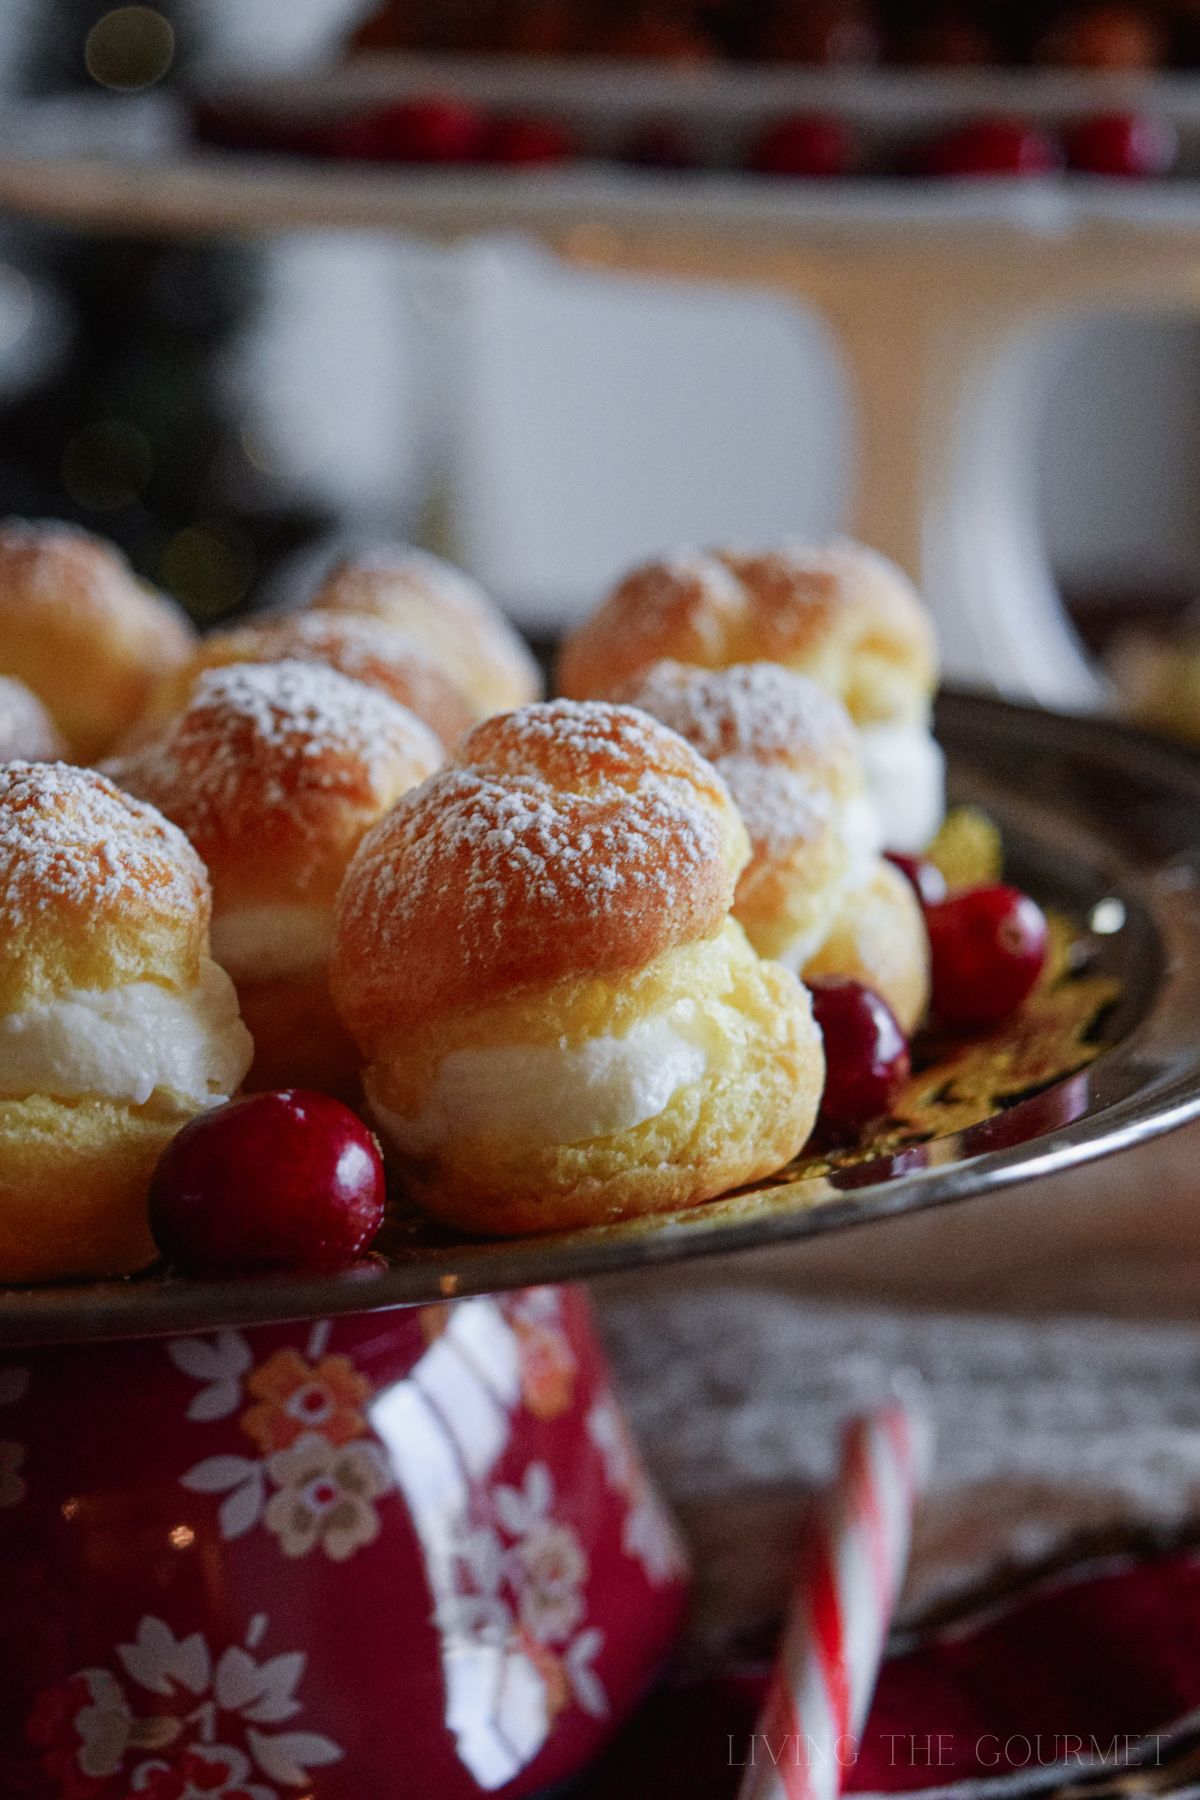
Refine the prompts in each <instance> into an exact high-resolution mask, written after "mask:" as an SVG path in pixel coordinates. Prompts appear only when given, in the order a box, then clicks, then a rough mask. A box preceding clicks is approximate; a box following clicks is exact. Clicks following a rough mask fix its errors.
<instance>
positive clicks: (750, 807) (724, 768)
mask: <svg viewBox="0 0 1200 1800" xmlns="http://www.w3.org/2000/svg"><path fill="white" fill-rule="evenodd" d="M630 697H631V699H632V701H633V703H634V704H635V705H637V706H643V707H645V708H646V710H647V711H648V712H650V713H652V714H653V715H654V717H655V718H656V719H661V720H662V722H663V723H664V724H665V725H669V726H670V727H671V728H672V730H674V731H678V732H679V733H680V734H681V736H683V737H685V738H686V739H687V740H688V742H689V743H690V744H693V745H694V746H695V747H696V749H697V750H699V751H700V752H701V754H702V755H704V756H707V757H708V758H709V759H710V760H711V761H712V763H713V764H714V766H715V767H716V768H717V770H718V771H719V772H720V774H721V775H722V777H723V778H724V780H725V781H726V782H727V783H728V785H729V789H730V792H731V793H732V795H733V798H734V802H735V804H736V805H737V809H738V811H739V812H740V813H741V815H742V820H743V823H744V824H745V826H746V830H747V831H748V832H749V834H750V839H751V842H752V843H753V844H754V846H755V849H756V851H757V852H758V853H759V854H760V855H762V854H765V855H766V856H768V857H778V856H783V855H786V854H787V853H788V852H789V851H790V850H792V849H793V848H794V847H795V846H796V845H797V844H805V843H809V842H811V841H812V840H813V839H814V838H816V837H817V836H818V835H820V834H821V833H822V832H824V831H826V830H827V829H828V828H829V827H830V826H831V825H834V824H836V822H837V821H838V819H839V818H840V816H841V813H842V810H843V806H844V803H845V801H846V799H847V797H848V795H850V794H852V793H853V792H855V791H856V790H858V789H859V788H861V785H862V777H861V773H860V770H859V763H858V748H857V739H856V736H855V732H854V728H853V726H852V725H851V723H850V718H849V715H848V713H847V712H846V711H845V708H844V707H843V706H842V705H841V704H840V702H839V701H837V700H835V699H833V697H832V696H831V695H829V694H827V693H826V692H825V691H824V690H823V689H822V688H819V687H818V686H817V685H816V683H815V682H812V681H809V680H808V679H807V678H806V677H805V676H803V675H795V674H793V673H791V671H790V670H787V669H783V668H780V667H778V666H777V665H776V664H774V663H738V664H735V665H734V667H733V668H730V669H722V670H706V669H691V668H685V667H684V666H683V665H682V664H680V663H658V664H656V665H655V667H654V668H652V669H651V670H649V671H648V672H647V674H646V677H645V679H644V680H642V681H640V682H638V683H637V684H636V685H634V687H633V688H632V690H631V693H630Z"/></svg>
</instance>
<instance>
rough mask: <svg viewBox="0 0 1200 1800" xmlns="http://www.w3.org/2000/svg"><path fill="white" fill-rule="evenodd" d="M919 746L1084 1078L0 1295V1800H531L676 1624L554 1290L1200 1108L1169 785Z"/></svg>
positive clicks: (951, 722)
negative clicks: (913, 1118)
mask: <svg viewBox="0 0 1200 1800" xmlns="http://www.w3.org/2000/svg"><path fill="white" fill-rule="evenodd" d="M940 729H941V734H942V737H943V740H944V742H945V744H946V746H947V749H948V751H949V753H950V759H951V767H952V771H953V778H954V786H955V789H956V791H957V792H958V793H959V794H960V795H965V796H971V797H974V798H977V799H983V800H985V801H986V802H987V804H988V805H990V806H991V807H992V808H993V809H994V810H996V811H997V812H998V814H999V816H1000V817H1001V818H1002V821H1003V824H1004V827H1005V831H1006V836H1007V841H1008V845H1009V850H1010V860H1011V865H1012V869H1013V874H1014V876H1015V878H1016V879H1017V880H1019V881H1020V882H1021V883H1022V884H1023V885H1024V886H1026V887H1028V888H1029V889H1031V890H1032V892H1033V893H1034V894H1035V895H1037V897H1038V898H1039V899H1041V900H1042V901H1044V902H1047V903H1052V904H1053V905H1054V906H1056V907H1057V908H1059V909H1061V910H1063V911H1065V912H1067V913H1069V914H1070V915H1071V917H1072V918H1073V919H1074V920H1075V921H1076V923H1077V925H1078V927H1079V928H1080V930H1081V932H1082V933H1083V940H1082V941H1083V942H1084V944H1085V945H1086V948H1087V951H1088V954H1089V956H1090V957H1091V958H1092V959H1093V962H1094V965H1095V966H1096V967H1097V968H1100V969H1102V970H1103V971H1105V972H1106V973H1107V974H1108V975H1110V976H1112V977H1113V978H1114V979H1115V981H1116V982H1117V983H1119V998H1118V999H1117V1001H1116V1003H1115V1005H1114V1006H1113V1007H1112V1008H1111V1010H1110V1011H1109V1012H1108V1013H1107V1014H1106V1015H1105V1016H1104V1018H1103V1019H1102V1021H1101V1022H1100V1024H1099V1026H1098V1030H1099V1033H1100V1038H1101V1043H1100V1047H1099V1053H1098V1054H1097V1055H1096V1057H1095V1060H1094V1061H1092V1062H1090V1063H1089V1064H1088V1066H1087V1067H1086V1068H1085V1069H1081V1070H1077V1071H1074V1072H1072V1073H1071V1074H1070V1076H1069V1077H1068V1078H1066V1079H1063V1080H1061V1081H1058V1082H1056V1083H1053V1084H1052V1085H1051V1086H1049V1087H1048V1088H1045V1089H1042V1090H1040V1091H1038V1092H1035V1093H1032V1094H1029V1095H1028V1096H1026V1097H1024V1098H1023V1099H1020V1100H1019V1101H1018V1102H1017V1103H1015V1104H1011V1105H1009V1106H1007V1107H1005V1108H1004V1109H1003V1110H1001V1111H999V1112H997V1113H996V1114H995V1116H994V1117H992V1118H990V1119H989V1120H987V1121H986V1122H984V1123H982V1124H980V1125H977V1126H975V1127H973V1128H971V1129H969V1130H967V1131H965V1132H961V1133H959V1134H957V1135H956V1136H951V1137H946V1138H941V1139H935V1140H934V1141H932V1142H929V1143H925V1144H921V1145H919V1146H916V1147H909V1148H908V1149H906V1150H905V1151H903V1152H902V1153H898V1154H896V1155H893V1156H888V1157H883V1158H880V1159H879V1160H877V1161H872V1162H867V1163H865V1164H863V1163H858V1164H854V1165H852V1166H850V1167H846V1168H842V1169H840V1170H834V1171H833V1172H832V1173H831V1174H828V1175H825V1176H821V1177H819V1178H810V1179H807V1180H799V1181H795V1180H788V1179H786V1178H785V1179H783V1180H781V1181H780V1182H778V1183H776V1184H773V1185H768V1186H766V1187H764V1188H761V1189H756V1190H753V1191H749V1192H744V1193H741V1194H737V1195H732V1196H729V1197H727V1198H726V1199H724V1200H720V1201H717V1202H714V1203H712V1204H710V1205H708V1206H702V1207H699V1208H696V1209H694V1210H692V1211H689V1212H685V1213H681V1214H678V1215H673V1216H671V1217H669V1218H664V1219H659V1220H653V1221H649V1222H643V1223H641V1224H639V1225H636V1226H610V1227H598V1228H594V1229H592V1230H589V1231H581V1232H575V1233H572V1234H570V1235H568V1236H562V1237H552V1238H543V1239H525V1240H521V1241H518V1242H512V1243H480V1242H474V1243H471V1242H457V1241H452V1240H450V1239H449V1238H446V1237H442V1236H439V1235H437V1234H436V1233H434V1232H432V1231H429V1230H424V1229H422V1228H419V1227H414V1228H413V1229H412V1230H411V1231H406V1230H405V1229H404V1228H403V1227H402V1226H397V1229H396V1230H395V1232H394V1233H393V1235H392V1237H391V1238H390V1239H389V1240H388V1245H387V1249H386V1251H385V1253H384V1254H383V1255H381V1256H379V1257H378V1258H372V1259H371V1260H369V1261H368V1262H366V1263H364V1264H362V1265H361V1266H359V1267H358V1268H355V1269H354V1270H352V1271H351V1272H349V1273H348V1274H346V1275H344V1276H340V1277H336V1278H332V1279H323V1280H313V1279H310V1278H309V1279H291V1278H285V1277H280V1278H276V1279H257V1280H240V1281H234V1280H230V1281H226V1282H199V1281H190V1280H184V1279H182V1278H179V1279H171V1278H169V1277H167V1276H164V1275H162V1274H153V1273H152V1274H149V1275H147V1276H145V1277H143V1278H141V1279H138V1280H134V1281H127V1282H113V1283H94V1284H88V1285H84V1286H76V1287H60V1288H38V1289H23V1290H14V1291H10V1292H7V1293H3V1294H0V1667H3V1668H4V1670H5V1681H4V1683H3V1685H2V1687H0V1787H2V1789H3V1791H4V1793H5V1794H6V1795H9V1794H11V1795H14V1796H17V1795H20V1796H30V1800H57V1797H58V1796H61V1795H66V1796H72V1797H75V1796H79V1797H81V1800H82V1797H85V1796H86V1797H87V1800H101V1797H102V1800H108V1797H109V1796H112V1797H113V1800H117V1797H118V1796H119V1797H120V1800H124V1797H125V1796H126V1795H128V1794H141V1793H143V1792H145V1793H148V1794H151V1795H154V1796H160V1797H161V1796H166V1795H170V1796H173V1797H184V1796H191V1795H194V1794H196V1793H209V1792H217V1793H222V1794H228V1795H230V1796H234V1795H237V1796H242V1795H247V1794H248V1795H251V1796H253V1797H254V1800H277V1797H280V1796H287V1795H292V1794H299V1793H304V1794H306V1795H312V1796H314V1797H315V1800H363V1796H364V1795H367V1794H370V1795H372V1796H375V1795H379V1796H380V1797H381V1800H383V1797H384V1796H389V1795H392V1794H395V1795H402V1794H403V1795H408V1794H413V1795H422V1796H424V1795H427V1794H428V1795H430V1796H432V1795H435V1794H436V1795H437V1796H438V1797H439V1800H467V1797H468V1796H476V1795H479V1794H485V1793H503V1794H506V1795H508V1794H511V1795H514V1796H516V1795H528V1794H534V1793H541V1792H543V1791H545V1790H547V1789H549V1788H551V1787H552V1786H554V1785H555V1784H556V1783H557V1782H559V1781H560V1780H563V1779H566V1778H567V1777H569V1776H570V1775H572V1774H574V1773H576V1772H578V1771H579V1770H580V1769H581V1768H582V1767H584V1766H585V1765H586V1764H587V1762H588V1761H589V1760H590V1759H591V1758H592V1757H593V1756H594V1755H595V1754H596V1752H597V1751H598V1749H599V1748H600V1747H601V1745H602V1744H603V1743H604V1742H605V1741H606V1740H607V1739H608V1738H609V1737H610V1736H611V1735H612V1733H613V1732H614V1731H615V1730H616V1729H617V1728H618V1727H619V1725H620V1724H621V1722H622V1720H623V1719H624V1718H625V1717H626V1716H627V1715H628V1713H629V1711H630V1710H631V1708H632V1707H633V1705H634V1704H635V1703H636V1701H637V1699H638V1698H639V1696H640V1695H641V1694H642V1693H643V1692H644V1691H645V1689H646V1687H647V1685H648V1684H649V1683H650V1681H651V1680H652V1679H653V1677H654V1675H655V1673H656V1671H657V1670H658V1669H659V1668H660V1667H661V1665H662V1663H663V1662H664V1660H665V1658H666V1657H667V1655H668V1652H669V1649H670V1646H671V1643H672V1640H673V1638H674V1636H675V1634H676V1631H677V1628H678V1625H679V1621H680V1617H681V1612H682V1608H683V1604H684V1599H685V1594H686V1578H685V1572H684V1561H683V1555H682V1552H681V1549H680V1546H679V1543H678V1540H677V1538H676V1535H675V1533H674V1530H673V1528H672V1526H671V1524H670V1521H669V1520H668V1518H667V1517H666V1515H665V1513H664V1512H663V1510H662V1508H661V1506H660V1503H659V1501H658V1499H657V1497H656V1496H655V1494H654V1492H653V1490H652V1488H651V1486H650V1484H649V1482H648V1481H647V1478H646V1476H645V1473H644V1471H643V1469H642V1466H641V1463H640V1460H639V1456H638V1453H637V1451H636V1449H635V1448H634V1447H633V1445H632V1444H631V1442H630V1440H629V1437H628V1435H627V1433H626V1429H625V1426H624V1423H623V1420H622V1416H621V1412H620V1409H619V1405H618V1403H617V1402H616V1400H615V1398H614V1396H613V1393H612V1391H611V1388H610V1385H609V1378H608V1375H607V1373H606V1369H605V1364H604V1358H603V1353H602V1351H601V1350H600V1348H599V1345H598V1343H597V1340H596V1338H595V1335H594V1329H593V1326H592V1324H591V1321H590V1316H589V1311H588V1305H587V1301H586V1298H585V1297H584V1294H583V1292H582V1290H581V1289H580V1288H578V1287H564V1286H562V1285H551V1284H561V1283H563V1282H569V1281H577V1280H579V1279H581V1278H584V1277H587V1276H590V1275H594V1274H599V1273H601V1272H603V1271H606V1270H614V1269H620V1268H626V1267H631V1266H647V1265H654V1264H662V1263H666V1262H673V1261H676V1260H678V1259H681V1258H684V1257H688V1256H694V1255H700V1254H711V1253H716V1252H720V1251H726V1250H731V1249H734V1248H744V1247H747V1246H750V1245H755V1244H767V1243H775V1244H779V1243H782V1242H785V1241H788V1240H799V1239H802V1238H805V1237H808V1236H811V1235H813V1234H815V1233H818V1232H827V1231H832V1230H841V1229H844V1228H847V1227H849V1226H851V1225H854V1224H856V1223H861V1222H864V1221H867V1220H870V1219H875V1218H879V1217H881V1216H885V1215H888V1214H896V1213H899V1212H905V1211H912V1210H916V1209H919V1208H923V1207H932V1206H938V1205H942V1204H945V1203H947V1202H949V1201H951V1200H960V1199H965V1198H968V1197H969V1196H971V1195H976V1194H982V1193H987V1192H993V1191H995V1190H996V1189H998V1188H1000V1187H1002V1186H1004V1185H1006V1184H1009V1183H1012V1182H1016V1181H1028V1180H1029V1179H1031V1178H1032V1177H1035V1176H1041V1175H1046V1174H1049V1173H1051V1172H1052V1171H1055V1170H1060V1169H1064V1168H1067V1167H1070V1166H1072V1165H1075V1164H1078V1163H1081V1162H1083V1161H1085V1160H1087V1159H1089V1158H1094V1157H1097V1156H1102V1155H1106V1154H1108V1153H1110V1152H1112V1151H1115V1150H1118V1149H1121V1148H1124V1147H1127V1146H1130V1145H1133V1144H1136V1143H1138V1142H1140V1141H1142V1140H1144V1139H1147V1138H1150V1137H1152V1136H1154V1135H1156V1134H1158V1133H1161V1132H1164V1131H1167V1130H1169V1129H1170V1128H1172V1127H1173V1126H1176V1125H1179V1124H1182V1123H1183V1122H1185V1121H1186V1120H1188V1119H1191V1118H1194V1117H1196V1116H1198V1115H1200V764H1198V763H1197V762H1196V760H1195V759H1193V758H1191V757H1189V756H1188V755H1187V754H1186V753H1184V752H1182V751H1176V750H1172V749H1168V748H1166V747H1163V746H1161V745H1158V744H1155V743H1153V742H1151V741H1149V740H1145V739H1141V738H1138V737H1136V736H1134V735H1132V734H1128V733H1125V732H1123V731H1121V730H1120V729H1118V728H1115V727H1110V726H1107V725H1104V724H1101V723H1089V722H1084V721H1080V720H1074V719H1069V718H1065V717H1061V716H1057V715H1054V714H1046V713H1040V712H1037V711H1033V710H1027V709H1023V708H1018V707H1014V706H1011V705H1009V704H1007V703H1004V702H1000V701H988V700H982V699H976V698H967V697H959V696H950V697H948V698H947V699H946V700H945V701H944V703H943V706H942V711H941V718H940ZM206 1782H207V1783H208V1784H209V1785H208V1786H207V1787H206V1786H205V1785H204V1784H205V1783H206ZM122 1784H124V1785H122ZM222 1784H223V1785H222Z"/></svg>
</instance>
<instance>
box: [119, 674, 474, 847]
mask: <svg viewBox="0 0 1200 1800" xmlns="http://www.w3.org/2000/svg"><path fill="white" fill-rule="evenodd" d="M441 756H442V752H441V746H440V744H439V743H438V741H437V739H436V738H435V737H434V736H433V734H432V732H430V731H429V730H428V728H427V727H426V726H425V725H423V724H422V723H421V721H420V720H419V719H418V718H416V717H415V716H414V715H413V714H412V713H410V712H409V711H408V710H407V709H406V708H405V707H403V706H400V705H398V704H397V702H396V701H394V700H391V699H389V698H388V696H387V695H386V694H381V693H379V692H377V691H376V690H375V689H373V688H368V687H365V686H364V685H363V684H362V683H361V682H357V681H353V680H351V679H350V677H349V676H346V675H341V674H339V673H338V672H337V671H336V670H335V669H330V668H327V667H326V666H325V665H324V664H323V663H306V662H299V661H296V660H294V659H293V660H288V661H284V662H278V663H232V664H229V665H228V666H226V667H224V668H219V669H210V670H208V671H206V673H205V674H203V675H202V676H201V677H200V679H199V680H198V681H197V683H196V686H195V689H194V691H193V694H192V698H191V700H190V702H189V704H188V706H187V708H186V710H185V711H184V712H183V713H182V714H180V716H179V717H178V718H177V719H175V720H173V721H172V722H171V723H170V724H169V725H168V726H167V727H166V728H165V729H164V731H163V733H162V735H161V736H160V737H158V738H156V739H154V740H152V741H151V742H150V743H148V744H146V745H145V746H143V747H142V748H140V749H138V750H136V751H134V752H132V753H131V754H130V755H129V756H128V757H125V758H118V759H117V760H115V761H114V762H112V763H110V764H109V765H108V766H109V769H110V771H111V772H112V773H113V774H114V775H115V776H116V778H117V779H118V780H120V779H121V777H122V775H123V774H124V775H125V777H126V779H128V780H129V781H130V782H131V784H132V785H134V786H135V787H138V788H141V787H145V788H147V789H148V790H149V791H150V792H151V793H154V794H156V795H163V796H165V795H166V794H167V793H170V792H171V791H172V790H173V789H178V790H180V798H181V799H182V798H184V797H185V795H186V798H187V800H188V803H189V805H191V806H194V807H201V806H203V807H206V808H209V809H211V810H212V811H213V812H214V813H219V812H220V811H221V810H222V808H223V807H227V806H233V805H235V804H237V803H238V802H239V801H240V800H242V799H244V796H245V791H246V781H247V771H248V770H250V771H258V772H261V774H262V776H263V780H262V784H261V787H260V790H259V791H258V792H257V793H256V795H255V798H256V800H257V802H258V804H259V805H260V806H262V807H263V808H264V809H267V808H271V807H278V808H286V807H288V806H290V805H292V804H294V801H295V777H296V775H297V773H298V774H299V776H300V777H301V779H302V780H303V781H304V782H305V784H306V785H311V786H316V787H329V788H333V787H336V786H338V785H340V784H341V783H342V782H343V781H344V780H345V779H346V775H347V770H348V766H349V767H350V768H352V770H353V774H354V777H355V781H356V783H359V782H361V781H362V780H363V779H364V778H365V780H366V782H367V783H368V785H369V787H370V788H371V789H372V790H373V791H375V792H377V793H378V794H379V796H380V797H381V798H383V797H386V796H388V795H390V793H391V791H392V786H393V780H392V777H393V771H394V768H395V764H396V761H397V758H398V757H407V758H408V759H410V760H411V762H412V764H413V774H414V779H421V778H422V776H424V775H425V774H428V773H430V772H431V771H432V770H433V769H435V768H436V767H437V766H438V764H439V762H440V761H441ZM285 771H286V772H287V773H288V774H289V775H290V776H291V777H292V779H291V780H290V781H285V780H283V779H282V776H283V774H284V772H285Z"/></svg>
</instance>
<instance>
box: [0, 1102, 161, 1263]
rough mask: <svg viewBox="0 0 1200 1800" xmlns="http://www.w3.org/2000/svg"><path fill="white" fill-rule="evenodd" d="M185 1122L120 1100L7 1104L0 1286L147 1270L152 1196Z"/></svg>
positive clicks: (2, 1131) (2, 1128) (0, 1144)
mask: <svg viewBox="0 0 1200 1800" xmlns="http://www.w3.org/2000/svg"><path fill="white" fill-rule="evenodd" d="M183 1123H184V1120H183V1119H182V1118H180V1117H179V1115H178V1114H168V1113H164V1112H163V1110H162V1109H161V1108H155V1107H154V1106H153V1105H151V1106H143V1107H137V1106H129V1105H125V1104H122V1103H121V1102H119V1101H115V1100H99V1099H92V1098H88V1099H81V1100H56V1099H53V1098H51V1097H50V1096H49V1095H47V1094H33V1095H30V1096H29V1097H28V1098H26V1099H21V1100H0V1281H3V1282H13V1283H16V1282H32V1281H66V1280H71V1279H73V1278H81V1277H84V1276H104V1275H131V1274H133V1273H134V1272H135V1271H136V1270H138V1269H144V1268H145V1266H146V1264H147V1263H149V1262H151V1261H152V1260H153V1257H154V1255H155V1250H154V1243H153V1240H152V1238H151V1236H150V1227H149V1224H148V1223H147V1219H146V1190H147V1189H148V1187H149V1185H150V1177H151V1175H152V1174H153V1172H154V1165H155V1163H156V1162H157V1161H158V1159H159V1157H160V1156H161V1155H162V1152H163V1151H164V1150H165V1149H166V1147H167V1145H168V1144H169V1143H170V1141H171V1139H172V1138H173V1137H174V1136H175V1134H176V1132H177V1131H178V1130H179V1127H180V1125H181V1124H183Z"/></svg>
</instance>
